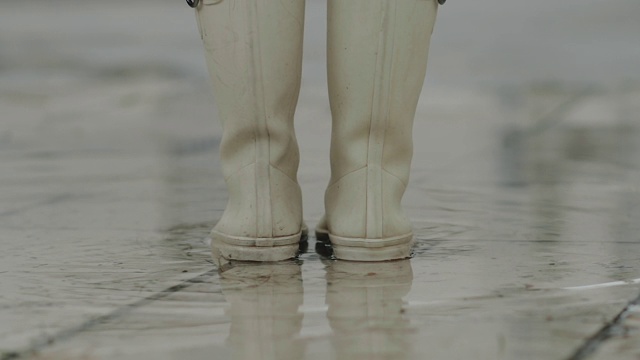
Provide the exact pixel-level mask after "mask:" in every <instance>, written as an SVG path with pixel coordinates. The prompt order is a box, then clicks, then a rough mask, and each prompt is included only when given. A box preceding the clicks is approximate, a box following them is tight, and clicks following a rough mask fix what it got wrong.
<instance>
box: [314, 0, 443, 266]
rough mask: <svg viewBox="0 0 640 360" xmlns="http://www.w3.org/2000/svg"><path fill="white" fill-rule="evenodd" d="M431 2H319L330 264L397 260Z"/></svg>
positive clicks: (324, 227) (405, 248)
mask: <svg viewBox="0 0 640 360" xmlns="http://www.w3.org/2000/svg"><path fill="white" fill-rule="evenodd" d="M437 8H438V1H437V0H348V1H345V0H328V16H329V18H328V37H327V53H328V54H327V56H328V61H327V65H328V73H329V98H330V102H331V113H332V117H333V128H332V142H331V182H330V184H329V187H328V189H327V191H326V195H325V209H326V216H325V218H324V219H323V221H322V222H321V224H320V225H319V226H318V228H317V231H316V234H317V236H318V238H319V240H323V239H325V240H326V239H327V238H328V239H329V240H330V242H331V245H332V247H333V253H334V255H335V257H336V258H338V259H345V260H356V261H381V260H392V259H401V258H407V257H409V256H410V253H411V247H412V243H413V233H412V229H411V224H410V222H409V220H408V219H407V217H406V216H405V215H404V213H403V211H402V208H401V205H400V202H401V199H402V196H403V194H404V191H405V188H406V186H407V182H408V180H409V169H410V163H411V157H412V153H413V144H412V128H413V118H414V116H415V111H416V106H417V103H418V98H419V96H420V92H421V90H422V85H423V82H424V76H425V72H426V66H427V54H428V51H429V41H430V38H431V33H432V31H433V26H434V23H435V18H436V12H437Z"/></svg>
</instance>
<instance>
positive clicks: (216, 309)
mask: <svg viewBox="0 0 640 360" xmlns="http://www.w3.org/2000/svg"><path fill="white" fill-rule="evenodd" d="M307 4H308V7H307V13H308V17H307V31H306V43H305V70H304V71H305V74H304V80H303V88H302V93H301V97H300V104H299V108H298V112H297V125H296V126H297V129H298V133H299V141H300V145H301V155H302V159H303V162H302V164H301V168H300V174H299V178H300V181H301V183H302V187H303V193H304V196H305V199H304V201H305V204H304V206H305V218H306V220H307V222H308V223H309V225H311V226H313V225H315V223H316V222H317V221H318V219H319V217H320V216H321V214H322V211H323V209H322V193H323V190H324V186H326V183H327V182H328V179H329V174H328V169H329V164H328V145H329V141H328V140H329V131H330V118H329V110H328V100H327V95H326V84H325V71H324V38H323V36H324V23H323V21H324V20H323V18H324V2H322V1H312V0H309V1H308V3H307ZM639 11H640V3H638V2H637V1H635V0H620V1H616V2H608V3H606V4H605V3H603V2H602V1H596V0H568V1H563V2H560V3H558V2H556V3H554V4H553V5H550V4H543V3H536V2H530V1H524V0H522V1H520V0H518V1H511V2H509V3H505V2H504V1H502V2H500V1H497V0H486V1H482V2H472V1H469V0H467V1H465V0H456V1H453V0H452V1H449V2H447V4H446V6H444V7H442V8H441V13H440V17H439V19H438V25H437V28H436V32H435V34H434V40H433V45H432V52H431V54H432V55H431V63H430V70H429V74H428V76H427V77H428V81H427V83H426V85H425V90H424V92H423V97H422V99H421V102H420V104H419V108H418V113H417V118H416V126H415V135H414V138H415V145H416V153H415V157H414V168H413V173H412V179H411V183H410V187H409V190H408V192H407V195H406V198H405V204H406V207H407V210H408V212H409V215H410V216H411V218H412V219H413V222H414V224H415V228H416V235H417V238H418V240H419V241H418V247H417V248H416V255H415V257H414V258H413V259H412V260H411V261H404V262H392V263H385V264H375V265H368V264H351V263H344V262H332V261H327V260H326V259H325V260H323V259H321V258H320V257H319V256H318V255H317V254H315V253H313V251H311V252H309V253H307V254H305V255H303V256H302V257H301V259H300V261H299V262H289V263H283V264H279V265H248V264H236V265H235V266H234V267H232V268H231V269H229V270H227V271H225V272H223V273H219V272H218V271H217V269H215V267H214V266H213V265H212V264H211V262H210V254H209V249H208V244H207V240H206V237H207V233H208V230H209V229H210V227H211V226H212V225H213V224H214V223H215V220H216V219H217V218H218V217H219V216H220V214H221V212H222V210H223V208H224V204H225V201H226V193H225V190H224V184H223V181H222V175H221V172H220V169H219V166H218V165H219V164H218V158H217V156H218V155H217V146H218V142H219V138H220V128H219V125H218V124H217V122H216V119H215V118H216V116H215V104H214V103H213V102H212V100H211V98H210V90H209V88H208V80H207V76H206V73H205V66H204V60H203V55H202V50H201V48H200V43H199V38H198V36H197V31H196V28H195V23H194V19H193V14H192V12H191V11H190V9H188V8H187V7H186V6H185V5H183V4H182V2H181V1H168V0H162V1H161V0H154V1H151V0H140V1H136V2H132V1H124V0H117V1H109V2H106V1H105V2H91V3H89V2H78V1H72V0H59V1H55V2H54V1H44V0H35V1H29V2H24V1H23V2H8V1H3V2H0V116H1V117H0V164H1V165H2V170H1V171H0V250H1V251H0V286H1V291H0V353H1V354H2V355H1V356H2V359H3V360H4V359H12V358H41V359H146V358H154V359H191V358H193V359H200V358H202V359H231V358H235V359H470V358H472V359H569V358H573V359H586V358H593V359H618V358H619V359H637V358H638V356H639V354H640V352H639V350H638V346H637V343H638V331H637V328H638V324H637V313H638V311H637V306H638V304H637V302H636V304H635V305H632V306H628V305H629V303H630V302H633V301H634V300H635V299H637V297H638V294H640V280H638V279H640V267H639V265H638V264H639V263H640V262H639V260H640V250H638V243H639V242H640V235H639V234H640V225H639V224H640V222H639V219H640V119H639V115H638V114H640V101H638V99H640V72H638V71H637V66H638V63H639V61H640V40H639V38H638V37H637V34H638V32H639V31H640V23H639V22H637V21H636V18H637V16H636V14H638V13H639ZM311 245H312V247H313V243H312V244H311ZM311 250H312V249H311Z"/></svg>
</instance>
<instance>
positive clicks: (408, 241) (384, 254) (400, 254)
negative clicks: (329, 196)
mask: <svg viewBox="0 0 640 360" xmlns="http://www.w3.org/2000/svg"><path fill="white" fill-rule="evenodd" d="M316 239H317V240H318V241H319V242H321V243H323V244H322V246H318V244H316V251H317V252H319V253H320V255H323V256H327V249H326V247H327V246H330V247H331V252H332V253H333V254H332V255H333V256H334V257H335V258H336V259H340V260H349V261H388V260H399V259H407V258H410V257H411V249H412V248H413V245H414V241H413V233H408V234H404V235H400V236H394V237H389V238H384V239H364V238H346V237H341V236H337V235H332V234H329V233H328V232H325V231H322V230H316Z"/></svg>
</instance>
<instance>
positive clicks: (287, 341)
mask: <svg viewBox="0 0 640 360" xmlns="http://www.w3.org/2000/svg"><path fill="white" fill-rule="evenodd" d="M220 281H221V284H222V292H223V294H224V296H225V298H226V299H227V301H228V302H229V303H230V306H229V308H228V310H227V315H228V316H229V317H230V318H231V331H230V333H229V338H228V343H229V345H230V346H231V348H232V351H233V355H234V356H233V359H239V360H244V359H251V360H261V359H264V360H267V359H278V360H280V359H284V360H287V359H301V358H302V356H303V352H304V347H303V344H302V342H301V341H300V340H298V339H297V337H298V334H299V333H300V330H301V327H302V317H303V315H302V313H300V312H298V308H299V307H300V305H302V301H303V287H302V274H301V271H300V265H299V264H297V263H294V262H290V263H276V264H250V263H249V264H234V266H233V267H231V268H229V269H228V270H226V271H225V272H223V273H222V274H221V275H220Z"/></svg>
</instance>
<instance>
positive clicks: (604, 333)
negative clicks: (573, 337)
mask: <svg viewBox="0 0 640 360" xmlns="http://www.w3.org/2000/svg"><path fill="white" fill-rule="evenodd" d="M638 305H640V295H638V297H636V298H635V299H634V300H632V301H630V302H629V303H628V304H627V306H625V307H624V309H622V311H621V312H620V313H618V315H617V316H616V317H615V318H614V319H613V320H612V321H611V322H609V323H608V324H606V325H605V326H604V327H603V328H602V329H600V331H598V332H597V333H596V334H595V335H593V336H592V337H590V338H589V339H587V341H586V342H585V343H584V344H582V346H580V347H579V348H578V349H577V350H576V351H575V352H574V353H573V355H571V357H569V358H568V359H567V360H585V359H588V358H589V357H590V356H591V355H593V354H595V352H596V351H597V350H598V348H599V347H600V346H601V345H602V344H603V343H604V342H605V341H607V340H609V339H611V338H613V337H615V336H617V335H619V334H624V325H623V323H624V320H625V319H626V318H627V316H629V313H630V308H631V307H633V306H638Z"/></svg>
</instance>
